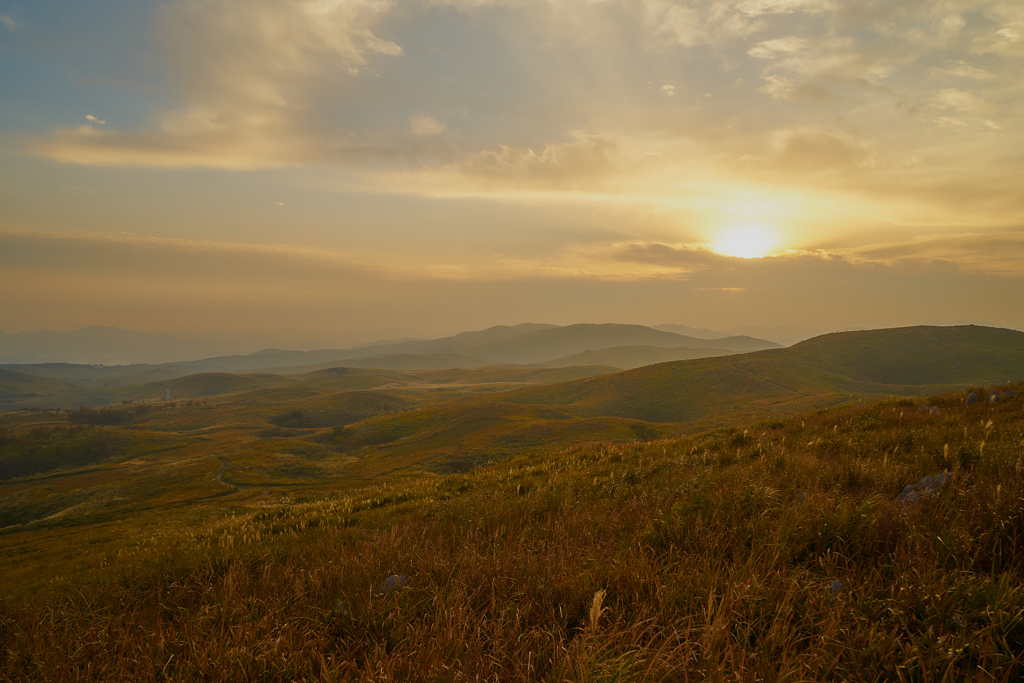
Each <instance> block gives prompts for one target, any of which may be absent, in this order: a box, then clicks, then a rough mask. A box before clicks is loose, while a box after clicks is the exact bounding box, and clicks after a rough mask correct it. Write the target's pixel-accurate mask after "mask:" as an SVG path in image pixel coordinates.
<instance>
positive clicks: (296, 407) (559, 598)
mask: <svg viewBox="0 0 1024 683" xmlns="http://www.w3.org/2000/svg"><path fill="white" fill-rule="evenodd" d="M935 329H936V328H911V329H910V330H909V331H902V332H900V331H895V332H894V331H881V332H880V333H876V334H870V333H864V334H862V333H855V334H853V335H849V336H848V335H839V336H837V337H833V338H831V339H830V338H824V339H825V341H824V342H820V341H817V340H812V341H813V343H807V344H801V345H798V346H796V347H793V348H792V349H786V350H778V351H767V352H761V353H755V354H746V355H743V356H729V357H723V358H714V359H702V360H694V361H684V362H679V363H666V364H662V365H656V366H651V367H644V368H638V369H636V370H633V371H629V372H623V373H615V374H610V373H609V369H608V368H560V369H545V368H522V367H498V368H476V369H461V370H458V369H457V370H443V371H422V372H421V371H416V372H396V371H383V370H368V369H351V368H329V369H322V370H316V371H312V372H307V373H301V374H298V375H293V376H289V377H277V376H269V377H267V376H260V375H216V374H210V373H207V374H204V375H199V376H195V377H191V378H185V380H184V381H183V382H182V384H181V387H188V388H191V389H190V390H192V391H194V392H195V396H196V397H195V398H176V399H175V400H171V401H157V402H144V403H126V404H118V405H115V406H108V407H106V408H103V409H99V410H93V411H76V412H74V413H68V412H66V411H40V410H35V411H20V412H8V413H2V414H0V556H3V557H4V558H5V559H4V562H3V563H0V582H2V584H0V585H2V586H3V588H2V589H0V680H32V681H36V680H40V681H47V680H53V681H59V680H86V679H87V680H181V681H185V680H188V681H192V680H238V681H249V680H267V681H278V680H280V681H286V680H288V681H291V680H367V681H370V680H374V681H377V680H415V681H436V680H463V679H465V680H501V681H505V680H547V681H557V682H560V683H564V681H567V680H568V681H574V682H575V681H611V680H620V681H622V680H625V681H633V680H656V681H675V680H750V681H755V680H872V681H885V680H915V681H930V680H964V679H972V680H1017V679H1020V678H1022V676H1024V656H1022V655H1021V654H1020V653H1021V652H1024V574H1022V569H1024V565H1022V562H1024V393H1015V394H1014V393H1012V392H1013V391H1015V390H1024V386H1022V385H1020V384H1017V385H1012V386H1011V385H1008V384H1006V383H1005V382H1004V379H1003V376H1004V375H1005V374H1008V373H1016V372H1019V373H1020V375H1022V376H1024V367H1020V368H1019V367H1018V366H1017V365H1014V363H1020V362H1021V361H1020V357H1019V356H1016V355H1014V354H1015V353H1016V349H1017V346H1016V345H1018V344H1019V341H1020V340H1019V337H1018V336H1014V335H1015V334H1019V333H1010V334H1009V335H1003V334H1002V331H997V332H994V333H993V332H991V331H988V330H984V329H982V330H980V331H979V330H977V329H973V330H972V329H966V330H965V329H954V330H952V331H945V332H942V334H936V333H935V332H934V331H935ZM879 334H881V335H882V336H885V335H889V338H887V339H883V340H882V341H883V342H884V343H883V344H882V345H881V346H879V342H878V340H879V339H880V336H879ZM859 335H860V336H859ZM943 335H944V336H943ZM901 340H902V341H901ZM926 344H932V345H933V346H932V347H924V348H923V349H922V348H921V346H922V345H926ZM882 350H886V351H885V354H888V355H885V354H882ZM880 354H882V355H880ZM919 356H920V357H923V358H924V360H920V361H919V360H918V357H919ZM965 365H966V366H967V367H966V368H965V367H964V366H965ZM929 368H930V369H929ZM965 372H966V373H967V376H981V377H986V378H988V377H990V378H992V379H993V380H998V381H999V384H998V385H991V386H988V387H984V388H981V387H976V393H977V394H979V395H980V396H981V398H982V400H981V401H979V402H977V403H975V404H973V405H967V404H965V403H964V402H963V399H964V398H965V397H966V395H967V391H968V389H967V386H966V385H965V384H959V385H958V384H957V381H958V379H959V378H962V377H964V376H965V375H963V374H962V373H965ZM239 378H240V379H239ZM897 380H898V381H897ZM950 386H957V391H956V392H955V393H941V392H942V391H944V390H945V389H947V388H949V387H950ZM184 390H185V389H184V388H183V389H182V391H184ZM217 391H221V392H225V393H219V394H215V395H210V392H217ZM929 392H939V393H936V394H935V395H931V396H929V395H928V393H929ZM992 392H995V394H996V395H997V396H999V397H1000V400H999V401H998V402H988V401H987V400H985V399H986V398H987V397H988V396H989V394H990V393H992ZM892 394H903V395H902V396H899V395H895V396H894V395H892ZM924 406H929V407H932V406H934V407H935V408H934V409H933V408H928V409H924ZM943 472H949V473H951V479H950V481H949V482H948V483H946V484H945V485H944V486H941V487H939V488H938V489H937V490H936V491H935V492H934V494H933V495H924V494H923V493H922V495H921V498H920V500H917V501H916V502H912V503H907V502H903V501H900V500H899V499H898V494H899V493H900V491H901V490H902V489H903V487H904V486H906V485H907V484H913V483H914V482H917V481H918V480H919V479H921V478H922V477H924V476H930V475H936V474H939V473H943ZM396 573H397V574H404V575H406V576H407V577H408V579H409V587H408V588H407V589H406V590H403V591H401V592H399V593H396V594H392V595H387V596H385V595H380V594H379V593H380V591H379V590H378V588H379V586H380V585H381V582H382V581H383V580H384V578H385V577H387V576H389V575H391V574H396Z"/></svg>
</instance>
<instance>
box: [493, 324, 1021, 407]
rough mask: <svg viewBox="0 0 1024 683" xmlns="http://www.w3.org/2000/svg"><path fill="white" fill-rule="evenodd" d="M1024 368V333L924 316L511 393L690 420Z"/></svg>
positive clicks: (1002, 375) (1007, 375)
mask: <svg viewBox="0 0 1024 683" xmlns="http://www.w3.org/2000/svg"><path fill="white" fill-rule="evenodd" d="M1022 377H1024V333H1022V332H1016V331H1013V330H1002V329H997V328H988V327H977V326H960V327H927V326H922V327H905V328H896V329H889V330H869V331H863V332H842V333H836V334H829V335H824V336H822V337H817V338H815V339H812V340H808V341H806V342H802V343H800V344H797V345H796V346H794V347H790V348H787V349H777V350H769V351H761V352H758V353H749V354H743V355H736V356H725V357H720V358H705V359H701V360H693V361H678V362H675V363H663V364H660V365H653V366H648V367H642V368H637V369H635V370H629V371H626V372H622V373H618V374H615V375H606V376H603V377H595V378H591V379H585V380H580V381H577V382H568V383H565V384H558V385H552V386H547V387H536V388H530V389H523V390H520V391H516V392H513V393H511V394H510V395H508V396H504V397H503V398H502V400H504V401H512V402H522V403H530V404H533V403H541V404H547V405H559V406H566V407H570V408H571V409H572V410H573V411H574V412H576V413H577V414H580V415H585V416H596V415H603V416H616V417H628V418H635V419H640V420H651V421H654V422H683V421H692V420H697V419H700V418H703V417H708V416H710V415H716V414H718V415H724V414H731V413H736V412H739V413H743V412H746V413H747V414H749V413H752V412H756V410H753V409H754V408H757V407H763V406H764V405H768V404H781V403H786V402H791V401H794V400H799V399H808V400H809V399H812V398H815V397H821V396H826V395H836V394H875V395H888V394H904V395H906V394H921V393H928V392H933V391H938V390H944V389H952V388H955V387H958V386H961V385H966V384H971V383H977V384H986V383H991V382H1000V381H1002V382H1005V381H1006V380H1007V379H1013V380H1016V379H1020V378H1022ZM748 408H749V409H750V410H748Z"/></svg>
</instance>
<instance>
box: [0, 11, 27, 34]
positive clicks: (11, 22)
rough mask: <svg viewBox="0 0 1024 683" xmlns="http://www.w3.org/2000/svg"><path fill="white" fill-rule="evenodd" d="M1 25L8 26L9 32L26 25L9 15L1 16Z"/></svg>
mask: <svg viewBox="0 0 1024 683" xmlns="http://www.w3.org/2000/svg"><path fill="white" fill-rule="evenodd" d="M0 24H3V25H4V26H6V27H7V30H8V31H14V30H16V29H19V28H21V27H22V26H24V24H22V23H21V22H20V21H18V20H17V19H15V18H14V17H12V16H11V15H9V14H0Z"/></svg>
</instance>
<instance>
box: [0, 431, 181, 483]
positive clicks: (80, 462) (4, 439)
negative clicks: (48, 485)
mask: <svg viewBox="0 0 1024 683" xmlns="http://www.w3.org/2000/svg"><path fill="white" fill-rule="evenodd" d="M185 443H187V440H186V439H184V438H182V437H179V436H173V435H165V434H153V433H147V432H130V431H125V430H110V429H102V428H98V427H93V426H75V427H36V428H33V429H31V430H18V431H15V430H11V429H3V428H0V480H3V479H13V478H15V477H25V476H29V475H34V474H39V473H41V472H51V471H53V470H58V469H69V468H76V467H83V466H86V465H93V464H96V463H101V462H107V461H112V460H117V459H121V458H128V457H137V456H141V455H146V454H149V453H153V452H157V451H163V450H167V449H171V448H178V447H181V446H183V445H184V444H185Z"/></svg>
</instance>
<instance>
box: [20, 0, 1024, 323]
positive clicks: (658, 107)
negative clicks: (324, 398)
mask: <svg viewBox="0 0 1024 683" xmlns="http://www.w3.org/2000/svg"><path fill="white" fill-rule="evenodd" d="M1022 73H1024V4H1022V3H1020V2H1019V0H1005V1H1004V0H931V1H914V0H907V1H905V2H898V3H897V2H892V1H891V0H850V1H840V0H738V1H726V0H493V1H490V0H403V1H401V2H392V1H389V0H168V1H166V2H154V1H152V0H133V1H131V2H127V1H125V0H95V1H93V2H89V3H82V2H73V1H71V0H0V330H3V331H5V332H9V333H15V332H21V331H35V330H39V329H43V328H46V329H52V330H58V331H65V330H71V329H77V328H80V327H84V326H87V325H115V326H119V327H125V328H130V329H137V330H145V331H167V330H204V329H224V330H245V329H300V330H310V331H323V332H331V333H341V332H345V331H348V330H373V329H381V328H403V329H413V330H417V331H419V332H420V333H423V334H426V335H440V334H447V333H453V332H457V331H460V330H465V329H479V328H483V327H487V326H490V325H497V324H515V323H519V322H527V321H529V322H546V323H555V324H569V323H577V322H623V323H638V324H647V325H654V324H661V323H679V324H686V325H691V326H697V327H709V328H712V329H729V328H732V327H736V326H742V325H761V326H771V325H778V326H804V327H811V328H816V329H819V328H820V329H846V328H853V327H892V326H900V325H913V324H921V323H926V322H927V323H940V324H950V323H959V322H976V323H984V324H993V325H999V326H1006V327H1014V328H1021V329H1024V287H1022V285H1024V182H1022V180H1021V179H1022V178H1024V126H1022V124H1024V78H1021V74H1022Z"/></svg>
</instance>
